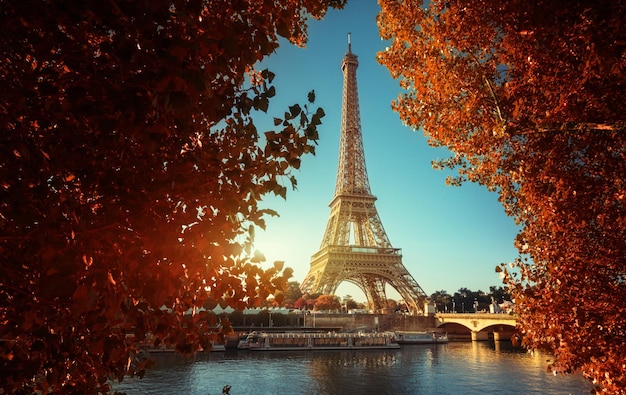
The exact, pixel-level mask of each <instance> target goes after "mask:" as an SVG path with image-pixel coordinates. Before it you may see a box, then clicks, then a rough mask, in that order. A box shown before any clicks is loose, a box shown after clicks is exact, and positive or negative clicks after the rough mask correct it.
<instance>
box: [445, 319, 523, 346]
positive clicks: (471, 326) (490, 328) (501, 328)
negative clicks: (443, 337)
mask: <svg viewBox="0 0 626 395" xmlns="http://www.w3.org/2000/svg"><path fill="white" fill-rule="evenodd" d="M436 319H437V320H436V321H437V328H439V329H440V330H442V331H445V332H447V333H448V336H449V337H450V338H451V339H469V338H471V339H472V340H489V339H494V340H509V339H510V338H511V336H512V335H513V334H514V333H515V328H516V319H515V317H514V316H510V315H506V314H481V313H479V314H454V313H453V314H437V315H436Z"/></svg>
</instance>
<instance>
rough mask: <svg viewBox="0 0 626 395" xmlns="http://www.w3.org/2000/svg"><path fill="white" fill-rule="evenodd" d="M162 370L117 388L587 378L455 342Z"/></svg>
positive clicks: (493, 390) (237, 357)
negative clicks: (555, 371)
mask: <svg viewBox="0 0 626 395" xmlns="http://www.w3.org/2000/svg"><path fill="white" fill-rule="evenodd" d="M154 359H155V360H156V362H157V367H156V368H153V369H151V370H149V371H148V372H147V373H146V375H145V377H144V378H143V379H141V380H138V379H135V380H133V381H124V382H122V383H121V384H120V385H115V386H114V388H115V389H116V390H119V391H125V392H126V393H127V394H128V395H135V394H145V395H148V394H150V395H152V394H184V395H220V394H221V393H222V388H223V387H224V386H226V385H230V386H231V389H230V394H231V395H240V394H246V395H247V394H250V395H262V394H272V395H299V394H303V395H304V394H306V395H309V394H338V395H339V394H349V395H364V394H376V395H383V394H394V395H400V394H424V395H426V394H428V395H431V394H442V395H447V394H455V395H456V394H460V395H461V394H465V395H471V394H505V395H513V394H519V395H528V394H541V395H567V394H572V395H582V394H587V395H588V394H589V393H590V390H591V385H590V384H589V382H587V381H586V380H585V379H584V378H583V377H582V376H581V375H580V374H577V375H572V376H553V375H552V374H548V373H546V360H547V359H549V356H547V355H542V354H539V353H534V354H529V353H526V352H524V351H521V350H517V349H513V348H512V346H511V344H510V343H508V342H498V343H493V342H450V343H448V344H439V345H410V346H408V345H407V346H403V347H402V348H401V349H399V350H378V351H313V352H311V351H283V352H280V351H272V352H250V351H248V352H242V351H239V352H237V351H232V352H231V351H229V352H226V353H218V352H215V353H207V354H204V355H199V356H197V357H196V358H193V359H192V358H187V357H183V356H180V355H174V354H165V355H164V354H159V355H154Z"/></svg>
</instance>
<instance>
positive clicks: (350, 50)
mask: <svg viewBox="0 0 626 395" xmlns="http://www.w3.org/2000/svg"><path fill="white" fill-rule="evenodd" d="M348 53H352V46H351V44H350V32H348Z"/></svg>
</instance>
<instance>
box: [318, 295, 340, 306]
mask: <svg viewBox="0 0 626 395" xmlns="http://www.w3.org/2000/svg"><path fill="white" fill-rule="evenodd" d="M340 308H341V301H339V298H338V297H337V296H336V295H320V296H319V297H318V298H317V299H316V301H315V310H339V309H340Z"/></svg>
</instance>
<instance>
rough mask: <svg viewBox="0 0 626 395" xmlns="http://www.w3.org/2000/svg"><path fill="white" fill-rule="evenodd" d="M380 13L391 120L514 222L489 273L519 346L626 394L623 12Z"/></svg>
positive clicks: (462, 6) (525, 7) (476, 7)
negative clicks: (511, 253) (419, 132)
mask: <svg viewBox="0 0 626 395" xmlns="http://www.w3.org/2000/svg"><path fill="white" fill-rule="evenodd" d="M379 2H380V4H381V7H382V12H381V14H380V15H379V17H378V24H379V29H380V34H381V37H382V38H383V39H387V40H391V42H390V45H389V47H388V48H387V49H386V50H385V51H383V52H381V53H379V54H378V59H379V62H380V63H382V64H383V65H385V66H386V67H387V68H388V69H389V71H390V72H391V75H392V76H393V77H394V78H397V79H399V80H400V85H401V87H402V88H403V92H402V93H401V94H400V96H399V97H398V99H397V100H396V101H394V103H393V104H392V106H393V108H394V110H396V111H397V112H398V113H399V115H400V117H401V119H402V120H403V121H404V122H405V123H406V124H407V125H409V126H411V127H412V128H414V129H418V128H422V129H423V131H424V133H425V134H426V136H427V137H428V139H429V143H430V144H431V145H433V146H443V147H447V148H448V149H449V150H450V151H451V152H452V155H451V157H449V158H447V159H444V160H441V161H437V162H435V163H434V165H435V167H436V168H444V169H445V168H447V169H456V170H457V171H458V173H457V175H455V176H454V177H450V178H449V179H448V181H449V182H450V183H451V184H454V185H458V184H460V183H462V182H463V181H465V180H469V181H472V182H477V183H479V184H481V185H484V186H486V187H487V188H488V189H489V190H490V191H495V192H497V193H498V194H499V200H500V202H501V203H502V205H503V206H504V209H505V211H506V213H507V214H508V215H510V216H512V217H514V218H515V220H516V222H517V223H518V224H519V225H520V229H521V231H520V233H519V234H518V236H517V237H516V240H515V243H516V246H517V248H518V249H519V251H520V258H519V259H518V260H517V261H516V262H513V263H511V267H508V265H507V266H505V265H503V266H502V267H499V268H498V270H499V271H500V272H501V274H502V276H503V278H504V282H505V283H506V284H508V286H509V290H510V292H511V294H512V297H513V298H514V299H515V303H516V308H517V311H518V313H519V327H520V329H521V331H522V332H523V334H524V338H523V341H524V344H525V345H526V346H527V347H529V348H531V349H532V348H539V347H542V348H547V349H549V350H551V351H553V352H554V354H555V361H554V363H553V364H552V369H554V370H555V371H557V372H570V371H573V370H576V369H580V370H581V371H582V373H583V374H584V375H585V376H586V377H588V378H589V379H590V380H591V381H592V382H593V383H596V384H597V390H598V392H603V393H626V368H625V367H624V355H626V306H625V305H624V303H622V302H621V301H623V300H626V283H625V278H626V209H625V204H626V177H624V174H626V133H625V128H624V127H625V125H626V122H625V117H626V115H625V114H626V75H625V71H626V39H625V36H624V20H626V3H624V2H620V1H617V2H616V1H610V0H600V1H593V2H587V1H582V0H575V1H569V0H568V1H565V0H560V1H538V2H534V3H533V4H532V6H531V7H529V4H528V2H524V1H521V0H512V1H506V2H505V1H493V0H482V1H467V0H451V1H447V0H446V1H440V0H433V1H431V2H429V3H428V5H424V4H422V2H421V1H419V0H404V1H397V0H380V1H379Z"/></svg>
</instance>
